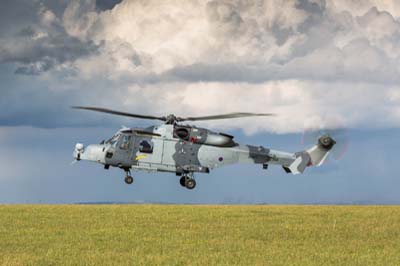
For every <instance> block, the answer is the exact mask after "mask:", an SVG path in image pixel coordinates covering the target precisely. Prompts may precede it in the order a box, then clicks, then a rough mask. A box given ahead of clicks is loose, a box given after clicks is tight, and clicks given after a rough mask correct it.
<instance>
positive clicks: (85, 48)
mask: <svg viewBox="0 0 400 266" xmlns="http://www.w3.org/2000/svg"><path fill="white" fill-rule="evenodd" d="M1 6H2V8H0V29H1V30H0V32H1V33H0V34H1V35H0V36H1V39H0V63H16V64H17V65H18V66H17V68H16V70H15V73H16V74H26V75H38V74H40V73H42V72H45V71H48V70H50V69H52V68H54V67H56V66H57V65H60V64H63V63H66V62H73V61H74V60H76V59H78V58H81V57H84V56H87V55H90V54H93V53H95V52H96V51H97V49H98V46H97V45H95V44H94V43H93V42H92V41H83V40H80V39H78V38H76V37H73V36H70V35H69V34H68V33H67V32H66V31H65V29H64V28H63V26H62V24H61V22H60V20H59V18H58V17H57V14H62V12H63V9H65V7H66V1H59V2H58V4H56V3H55V2H54V1H44V2H39V1H21V0H18V1H5V2H2V3H1Z"/></svg>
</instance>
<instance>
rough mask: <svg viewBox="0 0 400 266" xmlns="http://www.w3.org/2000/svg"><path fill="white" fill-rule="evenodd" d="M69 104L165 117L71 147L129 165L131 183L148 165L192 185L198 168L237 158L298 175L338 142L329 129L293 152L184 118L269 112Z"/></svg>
mask: <svg viewBox="0 0 400 266" xmlns="http://www.w3.org/2000/svg"><path fill="white" fill-rule="evenodd" d="M71 108H73V109H81V110H89V111H96V112H101V113H108V114H113V115H119V116H125V117H131V118H139V119H149V120H159V121H162V122H164V123H163V124H160V125H154V126H150V127H146V128H127V127H123V128H121V129H120V130H118V131H117V132H116V133H115V134H114V135H113V136H112V137H111V138H110V139H108V140H106V141H104V140H103V141H102V142H101V143H100V144H91V145H88V146H86V147H85V146H84V145H83V144H82V143H77V144H76V145H75V149H74V151H73V157H74V160H75V161H82V160H84V161H92V162H96V163H100V164H102V165H103V166H104V169H109V168H110V166H111V167H118V168H120V169H122V170H124V171H125V179H124V180H125V183H126V184H132V183H133V181H134V179H133V177H132V174H131V170H144V171H154V172H170V173H175V174H176V175H177V176H180V179H179V183H180V185H181V186H182V187H185V188H187V189H194V188H195V187H196V180H195V178H194V174H195V173H196V174H197V173H210V171H211V170H212V169H214V168H217V167H221V166H225V165H230V164H235V163H253V164H259V165H261V166H262V168H263V169H265V170H266V169H268V166H269V165H279V166H281V167H282V168H283V170H284V171H285V172H286V173H292V174H295V175H296V174H301V173H303V172H304V171H305V169H306V168H307V167H310V166H320V165H322V164H323V162H324V161H325V160H326V158H327V157H328V154H329V153H330V151H331V150H332V148H333V146H334V145H335V144H336V141H335V140H334V139H333V138H332V137H331V136H330V135H329V134H323V135H321V136H319V137H318V139H317V141H316V143H315V144H314V145H313V146H312V147H311V148H308V149H306V150H303V151H300V152H295V153H290V152H285V151H279V150H273V149H270V148H265V147H263V146H253V145H243V144H239V143H237V142H236V141H235V140H234V136H232V135H229V134H226V133H219V132H214V131H212V130H209V129H206V128H201V127H197V126H193V125H187V124H183V123H182V122H185V121H205V120H218V119H232V118H242V117H262V116H264V117H265V116H273V115H274V114H271V113H228V114H221V115H210V116H198V117H180V116H175V115H173V114H170V115H167V116H150V115H141V114H133V113H126V112H120V111H115V110H111V109H106V108H99V107H85V106H72V107H71Z"/></svg>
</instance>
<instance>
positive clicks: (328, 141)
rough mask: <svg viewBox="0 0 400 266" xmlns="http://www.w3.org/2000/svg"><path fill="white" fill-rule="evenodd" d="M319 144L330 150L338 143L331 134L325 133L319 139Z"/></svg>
mask: <svg viewBox="0 0 400 266" xmlns="http://www.w3.org/2000/svg"><path fill="white" fill-rule="evenodd" d="M318 144H319V145H320V146H322V147H323V148H325V149H327V150H330V149H332V147H333V146H334V145H335V144H336V141H334V140H333V139H332V138H331V137H330V136H328V135H324V136H322V137H320V138H319V139H318Z"/></svg>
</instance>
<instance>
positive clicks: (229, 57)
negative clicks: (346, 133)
mask: <svg viewBox="0 0 400 266" xmlns="http://www.w3.org/2000/svg"><path fill="white" fill-rule="evenodd" d="M49 5H50V4H49V3H44V4H43V5H41V6H39V8H38V9H37V10H38V11H37V17H36V18H35V20H34V21H35V23H33V24H32V25H29V26H25V27H20V26H19V27H18V29H19V30H18V31H17V33H18V34H16V35H13V37H12V38H4V39H3V38H2V39H1V40H0V60H1V61H2V62H3V63H4V64H12V63H13V64H15V63H17V67H16V70H15V73H17V74H35V75H39V76H37V77H32V79H35V81H36V82H37V84H36V83H35V84H36V85H37V86H36V87H37V89H36V93H37V95H47V96H48V97H51V99H50V100H49V101H50V102H46V103H45V104H43V100H36V101H37V102H38V103H35V102H31V103H29V105H28V106H31V107H32V108H33V109H34V110H43V112H45V110H56V109H57V108H58V107H59V106H60V105H61V104H62V105H64V106H68V105H76V104H91V105H100V106H105V107H110V108H116V109H121V110H126V111H132V112H141V113H157V114H164V113H167V112H174V113H176V114H178V115H186V114H191V115H203V114H212V113H222V112H232V111H257V112H276V113H278V114H280V116H279V118H277V119H275V118H274V119H272V120H271V121H266V120H254V119H243V120H238V121H235V123H234V125H233V123H232V122H218V125H220V126H221V127H224V128H232V127H234V128H244V129H246V130H247V132H257V131H273V132H297V131H301V130H302V127H303V126H304V125H310V126H311V125H320V124H323V125H324V126H326V127H334V126H336V124H337V123H338V121H340V123H343V124H345V125H346V126H349V127H363V128H369V127H398V126H399V124H398V121H399V120H398V118H399V107H398V106H399V101H398V100H396V99H397V98H396V97H397V96H396V95H397V94H396V92H397V91H399V90H400V88H399V84H400V78H399V77H400V75H399V74H400V73H399V71H400V67H399V65H400V64H399V60H400V46H399V45H400V22H399V15H400V7H399V4H398V3H397V2H396V1H389V0H387V1H373V0H368V1H358V0H353V1H341V0H326V1H323V0H321V1H319V0H291V1H283V2H278V1H254V2H252V1H250V2H249V1H239V0H235V1H194V0H192V1H180V0H173V1H166V2H162V3H160V2H159V1H133V0H124V1H110V2H107V3H106V2H102V3H100V2H96V1H94V0H84V1H76V0H74V1H67V2H65V3H64V2H63V5H62V6H63V8H61V7H59V8H55V7H52V8H49ZM21 40H26V41H25V42H22V41H21ZM10 83H12V82H11V81H10ZM6 95H7V94H6ZM8 95H10V94H8ZM20 95H29V93H28V91H27V90H22V89H21V90H20ZM39 98H40V97H39ZM40 99H41V98H40ZM5 101H6V100H5ZM39 103H40V104H39ZM43 106H44V107H43ZM22 112H23V111H21V110H20V109H19V108H18V107H10V109H9V110H8V111H7V112H3V113H7V114H8V115H7V116H5V115H4V114H3V118H2V119H1V118H0V124H9V123H10V121H16V122H15V124H27V125H33V126H51V125H53V126H59V124H60V123H62V122H64V123H65V125H67V126H68V125H70V126H79V125H82V124H85V123H89V124H91V125H98V124H100V123H104V121H107V122H111V121H118V122H114V123H119V122H121V121H122V119H119V118H111V117H110V118H104V116H102V115H100V114H99V115H95V114H82V116H80V117H79V120H78V121H76V120H75V121H76V122H73V121H74V119H77V118H76V117H75V116H74V115H70V114H69V112H66V111H65V112H64V111H63V112H61V113H60V112H50V113H49V114H48V115H46V119H44V120H43V119H42V118H40V119H37V118H36V119H35V115H37V114H38V113H37V112H32V113H31V114H29V115H28V116H31V118H30V119H22V118H21V117H20V116H17V115H16V114H18V113H22ZM55 113H57V116H58V118H57V119H56V118H54V117H52V114H55ZM96 116H97V117H98V118H94V117H96ZM60 117H61V118H62V120H60ZM104 119H107V120H104ZM7 121H8V122H7ZM54 121H57V122H54ZM124 121H125V120H124ZM371 121H374V122H373V123H371ZM204 125H206V126H209V125H211V126H215V125H216V124H214V123H206V124H204Z"/></svg>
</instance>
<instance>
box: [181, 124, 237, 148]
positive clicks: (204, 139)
mask: <svg viewBox="0 0 400 266" xmlns="http://www.w3.org/2000/svg"><path fill="white" fill-rule="evenodd" d="M174 137H176V138H180V139H182V140H186V141H191V142H193V143H198V144H204V145H211V146H217V147H233V146H235V145H236V143H235V142H234V141H233V136H231V135H228V134H224V133H216V132H212V131H210V130H208V129H205V128H197V127H190V126H176V127H175V128H174Z"/></svg>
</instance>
